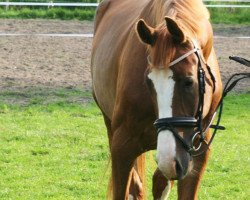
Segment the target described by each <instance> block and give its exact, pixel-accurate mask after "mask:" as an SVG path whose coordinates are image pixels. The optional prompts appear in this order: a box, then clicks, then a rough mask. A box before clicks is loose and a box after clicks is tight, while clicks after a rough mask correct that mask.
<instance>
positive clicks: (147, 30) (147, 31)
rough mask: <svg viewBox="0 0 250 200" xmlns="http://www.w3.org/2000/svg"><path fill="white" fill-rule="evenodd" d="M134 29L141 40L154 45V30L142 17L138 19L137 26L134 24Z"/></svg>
mask: <svg viewBox="0 0 250 200" xmlns="http://www.w3.org/2000/svg"><path fill="white" fill-rule="evenodd" d="M136 31H137V33H138V35H139V38H140V39H141V41H142V42H144V43H146V44H149V45H151V46H153V45H154V43H155V41H156V33H155V30H154V29H153V28H152V27H150V26H149V25H147V24H146V22H145V21H144V20H143V19H140V20H139V21H138V23H137V26H136Z"/></svg>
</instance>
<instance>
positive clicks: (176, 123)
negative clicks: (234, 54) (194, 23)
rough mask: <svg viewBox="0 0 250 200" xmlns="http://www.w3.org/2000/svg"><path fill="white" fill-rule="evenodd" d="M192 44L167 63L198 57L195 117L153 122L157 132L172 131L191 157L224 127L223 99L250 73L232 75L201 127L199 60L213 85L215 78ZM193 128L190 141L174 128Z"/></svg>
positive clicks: (202, 86)
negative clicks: (206, 121)
mask: <svg viewBox="0 0 250 200" xmlns="http://www.w3.org/2000/svg"><path fill="white" fill-rule="evenodd" d="M192 42H193V44H194V49H192V50H191V51H189V52H187V53H186V54H184V55H182V56H180V57H179V58H177V59H176V60H174V61H172V62H171V63H170V64H169V67H171V66H173V65H175V64H177V63H179V62H180V61H182V60H183V59H185V58H187V57H188V56H190V55H191V54H193V53H194V54H195V55H196V56H197V58H198V70H197V77H198V92H199V102H198V108H197V112H196V115H195V117H168V118H160V119H157V120H156V121H155V122H154V126H155V128H156V129H157V133H158V134H159V133H160V132H162V131H163V130H169V131H171V132H172V133H173V135H174V137H175V138H176V139H177V140H178V141H179V142H180V143H181V144H182V146H183V147H184V148H185V150H186V151H187V152H188V153H189V154H190V155H192V156H193V157H195V156H199V155H201V154H203V153H204V152H206V151H207V150H208V149H209V146H210V145H211V143H212V141H213V139H214V137H215V134H216V132H217V130H225V127H223V126H220V125H219V124H220V120H221V115H222V109H223V99H224V97H225V96H226V95H227V93H228V92H229V91H231V90H232V89H233V88H234V86H235V85H236V84H237V83H238V81H240V80H242V79H244V78H249V77H250V73H239V74H235V75H233V76H232V77H231V78H230V79H229V80H228V82H227V84H226V85H225V88H224V90H223V94H222V97H221V99H220V101H219V104H218V106H217V108H216V110H215V112H214V114H213V115H212V118H211V119H210V121H209V123H208V125H207V126H206V127H203V106H204V95H205V85H206V82H205V71H204V69H203V68H202V64H201V62H203V63H204V64H205V66H206V67H207V71H208V73H209V74H210V77H211V79H212V81H213V83H214V85H215V78H214V76H213V74H212V72H211V70H210V67H209V66H208V65H207V63H206V62H205V61H204V60H203V59H202V57H201V54H200V49H199V47H198V45H196V42H195V41H192ZM237 76H241V77H240V78H237V79H236V80H234V81H233V82H232V83H231V84H230V82H231V81H232V80H233V78H234V77H237ZM218 110H219V115H218V119H217V122H216V125H212V122H213V120H214V118H215V116H216V112H217V111H218ZM178 127H179V128H180V127H181V128H194V129H195V130H194V132H193V134H192V137H191V138H192V139H191V142H189V143H190V144H189V143H188V142H186V141H185V140H184V139H183V138H182V137H181V136H180V135H179V133H178V131H177V130H176V128H178ZM209 128H213V129H214V132H213V134H212V137H211V138H210V140H209V141H208V142H207V141H206V140H205V138H206V134H207V132H208V129H209ZM203 144H204V145H206V147H205V149H203V150H202V151H201V152H199V150H200V149H201V147H202V145H203Z"/></svg>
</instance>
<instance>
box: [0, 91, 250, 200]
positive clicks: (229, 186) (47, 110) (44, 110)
mask: <svg viewBox="0 0 250 200" xmlns="http://www.w3.org/2000/svg"><path fill="white" fill-rule="evenodd" d="M249 110H250V95H249V94H240V95H231V96H229V97H227V99H226V103H225V110H224V115H223V120H222V123H223V125H225V126H226V127H227V130H226V131H224V132H219V133H218V135H217V137H216V138H215V141H214V143H213V149H214V150H213V154H212V157H211V160H210V162H209V165H208V168H207V170H206V173H205V176H204V179H203V182H202V186H201V189H200V192H199V197H200V198H199V199H232V200H233V199H241V200H242V199H248V197H249V195H250V191H249V189H248V188H249V187H248V186H249V185H250V181H249V176H250V168H249V164H250V162H249V147H250V142H249V130H250V125H249V124H250V121H249V119H250V112H249ZM107 143H108V141H107V137H106V131H105V127H104V124H103V120H102V116H101V113H100V111H99V110H98V108H97V107H96V105H95V104H94V102H93V100H92V98H91V95H90V93H89V92H82V91H81V90H72V89H71V90H70V89H57V90H54V89H53V90H33V91H23V92H22V91H21V92H20V91H14V92H13V91H12V92H4V91H2V92H0V180H1V181H0V199H4V200H5V199H14V200H24V199H25V200H26V199H32V200H36V199H58V200H59V199H60V200H61V199H67V200H68V199H84V200H88V199H89V200H100V199H105V195H106V187H107V184H108V179H109V173H110V172H109V170H108V169H109V167H108V159H109V152H108V145H107ZM148 163H149V162H148ZM153 170H154V167H153V166H152V165H151V164H148V165H147V171H148V176H147V179H148V193H150V190H151V189H150V187H151V186H150V185H151V182H150V181H151V176H152V172H153ZM175 191H176V187H175V188H174V191H173V192H172V193H171V196H170V199H176V194H175V193H176V192H175ZM150 195H151V194H149V198H148V199H152V197H151V196H150Z"/></svg>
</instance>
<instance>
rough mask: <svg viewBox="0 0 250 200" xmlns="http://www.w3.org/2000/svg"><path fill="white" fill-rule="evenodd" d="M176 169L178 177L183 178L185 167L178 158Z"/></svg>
mask: <svg viewBox="0 0 250 200" xmlns="http://www.w3.org/2000/svg"><path fill="white" fill-rule="evenodd" d="M175 170H176V175H177V177H178V178H181V177H182V176H183V167H182V165H181V164H180V162H179V161H178V160H177V159H176V160H175Z"/></svg>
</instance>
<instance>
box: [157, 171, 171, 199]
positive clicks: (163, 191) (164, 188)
mask: <svg viewBox="0 0 250 200" xmlns="http://www.w3.org/2000/svg"><path fill="white" fill-rule="evenodd" d="M172 185H173V181H172V182H171V181H169V180H168V179H167V178H166V177H165V176H164V175H163V174H162V173H161V171H160V170H159V169H157V170H156V171H155V173H154V176H153V197H154V200H166V199H167V198H168V195H169V193H170V191H171V188H172Z"/></svg>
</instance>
